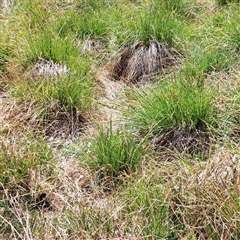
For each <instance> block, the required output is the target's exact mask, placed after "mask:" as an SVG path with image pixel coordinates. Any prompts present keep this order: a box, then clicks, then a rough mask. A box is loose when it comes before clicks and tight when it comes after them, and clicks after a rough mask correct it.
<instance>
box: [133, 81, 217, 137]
mask: <svg viewBox="0 0 240 240" xmlns="http://www.w3.org/2000/svg"><path fill="white" fill-rule="evenodd" d="M133 96H134V101H133V102H132V104H130V109H129V110H130V115H131V118H132V122H133V125H134V126H136V127H137V128H138V129H139V130H140V132H142V133H144V134H147V133H152V134H160V133H162V132H164V131H166V130H170V129H173V128H174V127H181V128H183V129H185V130H190V129H192V128H196V129H200V130H204V129H206V127H207V125H208V124H211V123H212V118H214V116H215V113H214V108H213V106H212V104H211V99H212V94H210V93H209V92H207V91H206V90H205V89H203V88H202V87H197V86H194V85H193V84H191V83H187V82H184V81H180V83H176V82H174V83H166V84H160V85H159V86H157V87H156V88H155V89H154V88H151V89H148V90H145V91H135V92H134V93H133Z"/></svg>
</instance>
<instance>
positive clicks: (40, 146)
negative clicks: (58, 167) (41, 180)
mask: <svg viewBox="0 0 240 240" xmlns="http://www.w3.org/2000/svg"><path fill="white" fill-rule="evenodd" d="M0 159H1V161H0V182H1V187H0V188H1V189H2V188H4V189H8V190H9V191H10V192H14V193H16V192H17V191H20V192H21V193H24V192H25V191H28V190H29V188H30V181H31V180H32V179H31V174H33V173H34V172H36V171H39V170H41V169H40V168H41V167H44V166H46V170H47V166H51V163H52V162H53V156H52V152H51V149H50V148H49V147H48V146H47V143H46V142H45V141H44V140H42V139H36V140H33V139H31V138H29V139H25V140H22V141H20V142H16V141H15V140H14V139H11V141H9V142H5V141H1V150H0ZM41 171H43V170H41ZM47 171H48V173H49V175H51V168H50V169H48V170H47ZM22 190H23V191H22Z"/></svg>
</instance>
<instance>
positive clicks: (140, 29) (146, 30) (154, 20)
mask: <svg viewBox="0 0 240 240" xmlns="http://www.w3.org/2000/svg"><path fill="white" fill-rule="evenodd" d="M165 3H166V2H165ZM166 5H168V4H167V3H166ZM164 7H166V6H165V4H163V6H162V4H161V2H158V3H155V4H153V5H152V6H151V7H150V8H149V9H147V10H145V11H144V12H143V13H142V16H141V18H140V19H139V20H138V21H139V22H136V23H135V24H136V25H135V26H134V30H135V32H136V35H137V38H138V39H139V40H140V41H142V42H143V43H144V44H148V43H149V41H152V40H155V41H157V42H160V43H167V44H168V45H169V46H173V44H174V38H175V37H176V35H177V34H178V33H179V32H181V29H182V27H183V25H182V22H181V21H180V20H179V16H178V17H177V16H176V14H174V12H173V11H171V10H169V9H168V7H167V9H166V8H164Z"/></svg>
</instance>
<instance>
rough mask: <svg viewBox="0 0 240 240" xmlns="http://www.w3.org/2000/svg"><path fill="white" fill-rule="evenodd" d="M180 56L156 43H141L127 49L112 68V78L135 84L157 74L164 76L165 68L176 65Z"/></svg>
mask: <svg viewBox="0 0 240 240" xmlns="http://www.w3.org/2000/svg"><path fill="white" fill-rule="evenodd" d="M179 55H180V54H179V53H178V52H177V51H176V50H174V49H168V47H167V46H165V45H161V44H160V43H158V42H150V43H149V45H148V46H144V44H143V43H139V44H136V45H133V46H131V47H127V48H125V49H124V50H123V52H122V53H121V55H120V57H119V59H118V60H117V62H116V63H115V66H114V68H113V77H114V78H115V79H122V80H124V81H125V82H128V83H129V82H130V83H137V82H139V81H144V80H147V79H148V78H150V77H153V76H154V75H156V73H158V72H162V74H165V70H164V69H166V68H169V67H170V66H172V65H174V64H177V57H178V56H179Z"/></svg>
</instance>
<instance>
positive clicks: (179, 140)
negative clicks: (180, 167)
mask: <svg viewBox="0 0 240 240" xmlns="http://www.w3.org/2000/svg"><path fill="white" fill-rule="evenodd" d="M210 141H211V140H210V136H209V133H206V132H203V131H200V130H198V129H191V130H184V129H182V128H174V129H172V130H171V131H168V132H166V133H164V134H162V135H161V136H159V137H157V136H156V137H154V139H153V144H154V145H155V147H156V149H162V150H164V149H165V150H167V151H168V150H171V151H178V152H179V153H181V154H183V155H184V154H190V155H197V154H199V153H201V155H204V156H207V155H208V153H209V148H210Z"/></svg>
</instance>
